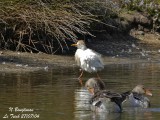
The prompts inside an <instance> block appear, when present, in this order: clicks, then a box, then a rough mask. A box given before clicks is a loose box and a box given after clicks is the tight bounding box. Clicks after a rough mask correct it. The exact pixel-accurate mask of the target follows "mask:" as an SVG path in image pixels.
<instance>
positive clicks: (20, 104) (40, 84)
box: [0, 63, 160, 120]
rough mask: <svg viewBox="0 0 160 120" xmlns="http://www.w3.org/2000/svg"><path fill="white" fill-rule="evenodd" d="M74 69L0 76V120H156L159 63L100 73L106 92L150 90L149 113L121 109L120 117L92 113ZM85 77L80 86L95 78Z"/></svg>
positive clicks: (159, 101)
mask: <svg viewBox="0 0 160 120" xmlns="http://www.w3.org/2000/svg"><path fill="white" fill-rule="evenodd" d="M78 75H79V70H78V68H77V67H76V68H75V67H69V68H62V67H61V68H53V69H49V70H48V71H45V70H41V71H36V72H27V73H17V74H15V73H12V74H11V73H3V72H1V73H0V120H1V119H5V118H6V119H7V118H8V119H24V118H28V119H30V120H31V119H33V120H35V119H38V120H114V119H116V120H159V119H160V63H135V64H111V65H106V66H105V69H104V70H103V71H102V72H100V73H99V75H100V77H101V79H102V80H103V81H104V82H105V83H106V86H107V88H108V89H110V90H113V91H117V92H125V91H127V90H131V89H132V88H133V87H134V86H136V85H137V84H144V85H145V87H147V88H149V89H151V90H152V94H153V96H152V97H149V99H150V101H151V107H150V108H148V109H139V108H129V107H123V112H122V113H109V114H106V113H94V112H92V111H90V106H89V103H88V100H89V97H90V95H89V94H88V92H87V91H86V89H85V88H84V87H81V86H80V84H79V82H78V81H77V77H78ZM94 76H95V75H94V74H89V73H84V76H83V82H85V81H86V80H87V79H89V78H91V77H94Z"/></svg>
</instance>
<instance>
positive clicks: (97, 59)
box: [75, 48, 104, 73]
mask: <svg viewBox="0 0 160 120" xmlns="http://www.w3.org/2000/svg"><path fill="white" fill-rule="evenodd" d="M75 59H76V62H77V64H78V66H80V67H81V68H82V70H85V71H87V72H89V73H92V72H97V71H100V70H102V69H103V68H104V65H103V62H102V60H101V55H100V54H97V53H95V52H94V51H93V50H91V49H88V48H87V49H86V50H82V49H77V51H76V53H75Z"/></svg>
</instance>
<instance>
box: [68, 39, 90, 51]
mask: <svg viewBox="0 0 160 120" xmlns="http://www.w3.org/2000/svg"><path fill="white" fill-rule="evenodd" d="M71 46H75V47H77V48H78V49H86V48H87V47H86V44H85V42H84V40H78V42H77V43H76V44H72V45H71Z"/></svg>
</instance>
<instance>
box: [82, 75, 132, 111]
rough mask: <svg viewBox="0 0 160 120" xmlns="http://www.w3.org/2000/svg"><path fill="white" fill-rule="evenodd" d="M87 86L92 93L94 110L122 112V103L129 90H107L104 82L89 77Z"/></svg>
mask: <svg viewBox="0 0 160 120" xmlns="http://www.w3.org/2000/svg"><path fill="white" fill-rule="evenodd" d="M85 87H86V88H87V90H88V91H89V93H90V94H91V98H90V105H91V111H94V112H107V113H110V112H122V103H123V102H124V101H125V100H126V97H127V96H128V95H129V94H130V92H129V91H127V92H125V93H122V94H120V93H116V92H112V91H109V90H106V86H105V84H104V82H103V81H102V80H99V79H97V78H90V79H88V80H87V82H86V84H85Z"/></svg>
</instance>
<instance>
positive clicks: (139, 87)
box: [132, 85, 152, 96]
mask: <svg viewBox="0 0 160 120" xmlns="http://www.w3.org/2000/svg"><path fill="white" fill-rule="evenodd" d="M132 92H135V93H138V94H145V95H149V96H152V93H151V91H150V90H149V89H146V88H145V87H144V86H143V85H137V86H136V87H135V88H134V89H133V90H132Z"/></svg>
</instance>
